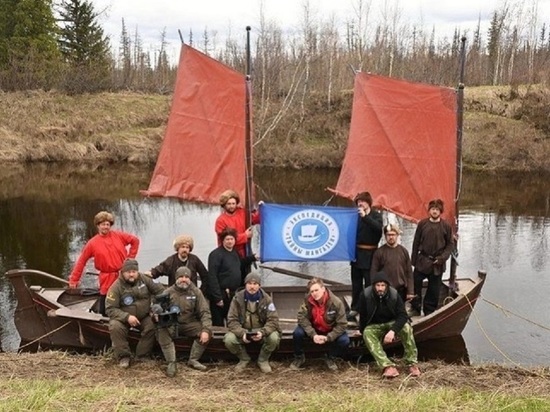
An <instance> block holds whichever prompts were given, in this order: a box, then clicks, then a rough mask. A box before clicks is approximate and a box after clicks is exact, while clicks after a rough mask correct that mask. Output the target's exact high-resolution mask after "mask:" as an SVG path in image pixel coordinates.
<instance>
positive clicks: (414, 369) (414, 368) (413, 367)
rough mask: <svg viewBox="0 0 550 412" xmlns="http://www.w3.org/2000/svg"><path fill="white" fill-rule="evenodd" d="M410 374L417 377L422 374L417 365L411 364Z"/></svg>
mask: <svg viewBox="0 0 550 412" xmlns="http://www.w3.org/2000/svg"><path fill="white" fill-rule="evenodd" d="M409 374H410V375H411V376H412V377H413V378H417V377H419V376H420V369H419V368H418V366H416V365H411V366H409Z"/></svg>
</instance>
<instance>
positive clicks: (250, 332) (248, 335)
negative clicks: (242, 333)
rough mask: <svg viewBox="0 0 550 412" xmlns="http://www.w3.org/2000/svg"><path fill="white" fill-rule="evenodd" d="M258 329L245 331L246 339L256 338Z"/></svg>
mask: <svg viewBox="0 0 550 412" xmlns="http://www.w3.org/2000/svg"><path fill="white" fill-rule="evenodd" d="M257 333H258V329H252V330H247V331H246V339H248V340H251V339H252V337H253V336H256V334H257Z"/></svg>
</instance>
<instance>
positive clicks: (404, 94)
mask: <svg viewBox="0 0 550 412" xmlns="http://www.w3.org/2000/svg"><path fill="white" fill-rule="evenodd" d="M181 79H183V80H181ZM180 80H181V81H180ZM249 80H250V79H249V77H245V76H243V75H241V74H239V73H237V72H235V71H233V70H232V69H230V68H228V67H226V66H223V65H222V64H221V63H219V62H217V61H215V60H213V59H211V58H209V57H208V56H205V55H203V54H202V53H200V52H198V51H196V50H194V49H192V48H191V47H189V46H186V45H183V47H182V53H181V58H180V65H179V68H178V82H177V85H176V89H175V92H174V100H173V105H172V111H171V114H170V118H169V121H168V126H167V131H166V137H165V139H164V142H163V147H162V149H161V152H160V154H159V159H158V162H157V165H156V168H155V171H154V173H153V177H152V179H151V183H150V186H149V189H148V190H147V191H145V192H144V194H146V195H148V196H170V197H178V198H181V199H186V200H191V201H202V202H207V203H216V202H217V199H218V196H219V194H220V193H221V192H223V191H224V190H225V189H227V188H233V189H235V190H237V191H238V192H239V193H246V196H245V198H246V204H247V205H248V206H250V205H251V203H252V202H251V201H252V199H253V187H251V186H252V185H251V184H250V183H251V182H252V180H251V171H252V156H251V149H252V145H251V142H250V134H251V127H250V125H251V121H250V113H251V110H250V84H249ZM354 93H355V94H354V104H353V112H352V124H351V128H350V138H349V144H348V148H347V152H346V156H345V160H344V165H343V167H342V172H341V175H340V179H339V181H338V184H337V186H336V188H335V189H334V190H333V191H334V192H335V193H336V194H339V195H342V196H346V197H349V198H352V197H353V196H354V195H355V194H356V193H357V192H360V191H363V190H365V189H368V190H369V191H371V193H373V194H374V195H375V203H376V204H377V205H378V206H379V207H381V208H383V209H386V210H388V211H391V212H393V213H396V214H397V215H399V216H402V217H405V218H408V219H410V220H418V219H420V218H422V217H424V216H425V215H426V202H427V201H428V200H430V199H433V198H435V197H439V198H442V199H443V200H444V201H445V203H446V205H447V206H448V207H447V209H446V212H445V213H446V216H447V217H448V218H449V219H451V220H455V216H457V213H458V204H457V202H455V199H456V198H457V192H456V191H455V190H457V188H458V186H456V185H455V182H457V181H458V177H459V171H458V170H457V169H456V168H455V167H454V165H455V163H456V161H457V159H459V157H460V155H459V153H458V151H459V150H458V147H459V145H457V144H456V140H455V136H454V133H455V132H456V130H457V127H456V126H457V125H458V124H459V121H458V120H457V113H458V118H459V119H460V118H461V115H460V113H461V109H459V108H458V107H457V104H456V102H457V101H459V100H460V96H461V88H460V87H459V90H458V96H459V99H456V91H455V90H453V89H448V88H441V87H436V86H427V85H419V84H413V83H408V82H404V81H399V80H395V79H390V78H384V77H381V76H373V75H370V74H365V73H359V74H357V75H356V80H355V92H354ZM205 96H206V97H205ZM205 99H206V100H205ZM453 122H456V123H455V124H453ZM459 129H460V128H459ZM243 136H245V137H246V138H244V139H243ZM414 148H416V149H420V150H416V151H415V150H412V149H414ZM186 154H188V156H187V158H183V157H184V156H185V155H186ZM191 154H193V155H192V156H191ZM441 154H443V156H442V155H441ZM449 164H452V165H453V166H452V167H450V166H449ZM205 165H209V167H205ZM210 166H211V167H210ZM246 182H248V183H247V184H245V183H246ZM365 184H366V185H367V188H365V187H364V185H365ZM453 224H455V227H456V225H457V221H453ZM273 270H276V271H279V272H283V273H286V274H288V275H291V276H298V277H305V278H309V277H311V276H309V275H306V274H299V273H296V272H292V271H289V270H285V269H281V268H274V269H273ZM7 277H8V279H10V281H11V283H12V285H13V287H14V290H15V294H16V297H17V300H18V304H17V308H16V311H15V324H16V327H17V329H18V331H19V334H20V336H21V340H22V341H21V347H22V348H24V349H37V348H38V347H41V348H59V349H74V350H92V351H93V350H101V349H104V348H106V347H108V346H110V339H109V331H108V318H106V317H103V316H101V315H99V314H97V313H93V312H91V310H92V307H93V305H94V303H95V299H96V297H97V296H96V295H94V294H93V293H88V291H82V290H79V289H76V290H68V289H66V288H65V287H64V285H63V284H64V283H66V281H65V280H63V279H60V278H58V277H56V276H53V275H50V274H47V273H44V272H40V271H34V270H12V271H9V272H8V273H7ZM52 281H55V282H58V283H61V285H59V287H54V288H52V287H44V286H43V285H45V284H46V282H49V283H51V282H52ZM484 281H485V273H482V272H480V273H478V275H477V276H472V277H466V278H458V279H455V277H451V278H450V279H449V280H448V281H446V282H444V287H442V291H441V302H440V303H441V307H440V308H439V309H438V310H436V311H435V312H434V313H432V314H431V315H429V316H425V317H413V319H412V324H413V329H414V335H415V338H416V340H417V341H418V342H421V341H425V340H431V339H437V338H443V337H450V336H457V335H460V334H461V333H462V331H463V329H464V327H465V326H466V323H467V321H468V318H469V316H470V314H471V311H472V309H473V306H474V304H475V302H476V300H477V299H478V297H479V295H480V292H481V289H482V287H483V283H484ZM327 283H331V285H330V288H331V290H333V291H334V292H335V293H336V294H337V295H339V296H340V297H341V298H342V299H343V300H344V302H345V303H346V304H347V305H348V306H349V302H350V300H351V286H350V285H343V284H338V283H337V282H334V281H332V282H331V281H330V280H328V281H327ZM266 291H267V292H268V293H270V294H271V295H272V297H273V299H274V301H275V304H276V306H277V309H278V312H279V315H280V317H281V326H282V329H283V337H282V342H281V345H280V349H279V350H278V353H279V354H280V355H290V354H291V353H292V352H293V348H292V331H293V330H294V328H295V326H296V313H297V310H298V308H299V306H300V304H301V302H302V300H303V298H304V292H305V291H304V288H303V287H296V286H273V287H269V288H266ZM225 332H226V331H225V330H224V328H215V332H214V338H213V341H212V342H211V344H210V345H209V347H208V351H207V354H209V355H211V356H212V357H224V356H227V355H228V352H227V351H226V349H225V347H224V345H223V342H222V338H223V335H224V334H225ZM348 333H349V334H350V336H351V337H352V343H351V346H350V348H349V351H348V354H349V355H361V354H363V353H364V352H365V350H364V347H363V343H362V340H361V337H360V336H358V331H357V329H356V324H354V323H350V325H349V332H348ZM130 339H131V341H132V342H133V343H135V342H136V341H137V339H138V335H137V334H136V333H131V334H130ZM190 343H191V342H190V341H189V340H187V339H179V338H178V339H177V344H176V347H177V350H178V351H179V352H186V351H188V349H189V347H190ZM253 348H254V346H253ZM256 349H257V348H256ZM306 350H307V351H308V353H310V354H315V353H316V352H319V351H320V350H322V351H324V350H325V348H323V347H322V346H319V345H314V344H310V346H308V347H307V348H306Z"/></svg>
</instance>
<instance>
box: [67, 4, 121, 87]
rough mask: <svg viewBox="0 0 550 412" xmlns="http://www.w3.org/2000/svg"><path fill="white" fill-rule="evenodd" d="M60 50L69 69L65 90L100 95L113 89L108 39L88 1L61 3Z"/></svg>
mask: <svg viewBox="0 0 550 412" xmlns="http://www.w3.org/2000/svg"><path fill="white" fill-rule="evenodd" d="M57 12H58V23H59V26H60V35H59V49H60V51H61V54H62V55H63V58H64V61H65V63H66V64H67V66H68V71H67V76H66V78H65V81H64V87H65V89H67V90H68V91H71V92H84V91H98V90H104V89H106V88H108V87H109V86H110V78H111V76H110V74H111V65H112V59H111V53H110V47H109V38H108V37H107V36H106V35H105V34H104V32H103V28H102V27H101V26H100V25H99V23H98V21H97V20H98V16H99V15H98V13H97V12H96V11H95V9H94V6H93V4H92V3H91V2H90V1H88V0H62V1H61V2H60V3H59V6H58V8H57Z"/></svg>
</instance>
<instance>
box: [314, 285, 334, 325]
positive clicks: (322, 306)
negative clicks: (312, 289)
mask: <svg viewBox="0 0 550 412" xmlns="http://www.w3.org/2000/svg"><path fill="white" fill-rule="evenodd" d="M308 302H309V303H311V324H312V325H313V328H314V329H315V330H316V331H317V332H320V333H329V332H330V331H331V330H332V327H331V326H330V325H329V324H328V323H327V322H326V320H325V312H326V311H327V302H328V291H325V294H324V295H323V297H322V298H321V301H320V302H317V301H316V300H315V299H313V296H311V295H310V296H309V298H308Z"/></svg>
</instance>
